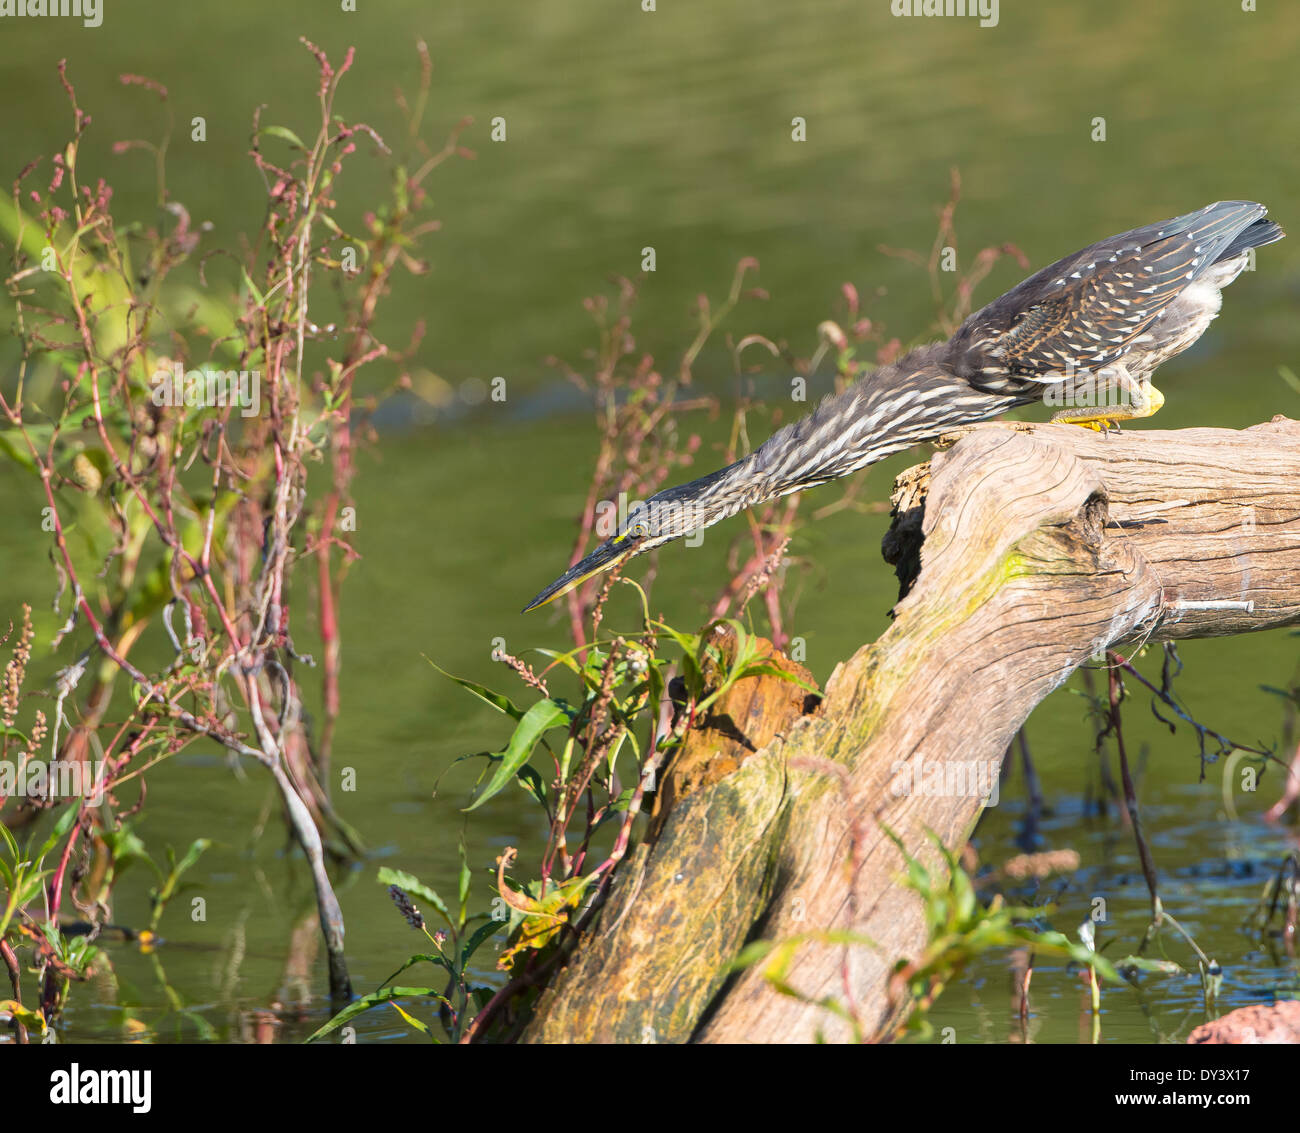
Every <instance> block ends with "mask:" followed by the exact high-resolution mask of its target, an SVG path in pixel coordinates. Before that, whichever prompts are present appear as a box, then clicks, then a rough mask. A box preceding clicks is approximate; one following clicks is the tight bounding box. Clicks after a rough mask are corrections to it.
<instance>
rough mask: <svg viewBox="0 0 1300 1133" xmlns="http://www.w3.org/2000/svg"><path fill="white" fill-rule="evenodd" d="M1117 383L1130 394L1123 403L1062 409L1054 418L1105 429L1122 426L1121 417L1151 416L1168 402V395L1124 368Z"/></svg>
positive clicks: (1131, 418) (1057, 420)
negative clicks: (1166, 398)
mask: <svg viewBox="0 0 1300 1133" xmlns="http://www.w3.org/2000/svg"><path fill="white" fill-rule="evenodd" d="M1116 385H1117V386H1118V388H1119V389H1120V390H1121V391H1123V392H1124V393H1125V394H1126V395H1127V396H1126V397H1125V398H1124V400H1123V403H1122V404H1120V405H1093V406H1079V407H1077V408H1074V409H1062V410H1061V412H1059V413H1054V414H1053V415H1052V420H1053V421H1054V422H1056V423H1057V424H1061V425H1082V426H1083V427H1084V428H1085V429H1098V430H1100V431H1102V432H1104V431H1105V430H1107V429H1109V428H1115V429H1118V428H1119V423H1120V422H1121V421H1135V420H1137V419H1139V418H1142V417H1151V416H1153V415H1154V414H1156V413H1158V412H1159V411H1160V407H1161V406H1162V405H1164V403H1165V395H1164V394H1163V393H1161V392H1160V391H1159V390H1158V389H1156V387H1155V386H1153V385H1152V384H1151V383H1150V382H1149V381H1147V380H1146V379H1145V378H1133V377H1131V376H1130V375H1129V374H1128V373H1127V372H1125V371H1121V372H1120V375H1119V378H1118V380H1117V382H1116Z"/></svg>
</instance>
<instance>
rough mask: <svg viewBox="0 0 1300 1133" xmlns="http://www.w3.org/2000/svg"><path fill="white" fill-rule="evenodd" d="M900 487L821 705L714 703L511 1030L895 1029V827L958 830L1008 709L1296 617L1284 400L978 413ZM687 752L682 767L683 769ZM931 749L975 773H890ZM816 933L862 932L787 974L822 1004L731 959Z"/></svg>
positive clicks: (903, 897)
mask: <svg viewBox="0 0 1300 1133" xmlns="http://www.w3.org/2000/svg"><path fill="white" fill-rule="evenodd" d="M895 502H896V505H897V512H896V522H895V527H894V530H893V531H892V532H891V533H890V536H889V537H888V538H887V539H886V550H887V554H888V555H889V557H890V558H891V560H892V561H895V562H896V563H897V564H898V565H899V568H900V575H901V576H902V577H903V578H904V583H905V587H906V586H907V585H908V584H909V583H911V585H910V589H908V590H907V593H906V596H905V597H904V598H903V599H902V600H901V601H900V602H899V604H898V606H897V608H896V611H895V614H896V618H895V621H894V624H893V625H892V626H891V627H890V628H889V630H888V631H886V633H885V634H884V635H883V636H882V637H881V638H880V639H879V640H878V641H876V642H874V643H872V644H870V645H867V646H865V647H864V648H862V649H861V650H859V651H858V653H857V654H856V655H855V656H854V657H853V658H851V659H850V660H849V661H847V662H845V663H844V664H842V665H840V666H839V667H838V668H837V669H836V671H835V673H834V674H833V675H832V677H831V679H830V681H829V682H828V684H827V688H826V692H825V698H824V700H823V702H822V703H821V705H820V707H819V708H818V709H817V710H816V711H813V712H806V711H805V709H806V708H808V707H809V706H808V705H806V704H804V703H802V701H801V700H800V699H799V698H797V697H796V698H791V697H789V696H787V697H786V698H785V700H784V701H781V702H780V703H779V704H778V705H777V706H776V707H772V705H771V704H770V703H766V702H764V700H763V698H762V697H759V698H757V702H758V703H759V704H760V705H762V708H761V711H759V712H758V714H757V715H755V713H754V711H751V709H752V708H753V705H754V704H755V702H756V701H755V697H754V692H753V689H752V688H751V689H749V690H742V691H741V692H739V693H738V691H737V690H739V689H740V686H742V685H744V684H745V683H746V682H739V683H738V686H737V689H733V690H732V695H743V696H744V697H745V698H746V700H745V701H744V702H740V703H741V706H740V708H739V710H738V711H733V708H734V705H733V703H732V702H731V701H727V702H725V703H723V704H720V705H719V706H718V710H717V712H718V714H720V715H722V716H728V717H729V719H728V720H727V725H726V727H719V720H716V719H715V720H712V721H706V722H705V723H706V725H708V726H706V727H705V728H704V729H702V730H701V733H700V735H699V736H692V738H691V741H690V743H689V744H688V746H687V748H686V750H685V752H684V754H683V755H681V756H679V757H678V760H677V761H675V764H676V766H674V767H670V768H669V769H668V771H667V774H666V779H665V784H666V787H667V789H668V790H669V791H670V792H671V793H672V795H673V796H674V797H675V798H676V803H675V805H674V806H673V808H672V809H671V811H669V812H668V813H667V814H666V815H664V814H661V815H660V816H659V817H658V818H657V820H656V827H655V832H656V833H657V834H658V839H657V841H654V842H653V843H652V844H651V843H647V845H646V846H643V847H641V849H640V850H639V851H638V852H637V854H636V855H635V856H634V857H633V858H632V859H631V860H630V861H629V862H628V863H627V865H626V866H625V867H624V870H623V871H622V874H621V876H620V877H619V879H618V881H617V883H616V886H615V888H614V891H613V894H612V896H611V898H610V901H609V904H608V906H607V908H606V909H605V910H604V911H603V913H602V915H601V918H600V920H599V921H598V923H597V924H596V927H595V928H594V930H592V932H591V933H590V934H589V936H588V938H587V939H585V940H584V941H583V942H582V946H581V947H580V948H579V949H578V951H577V952H576V954H575V955H574V957H573V958H572V959H571V960H570V962H569V964H568V966H567V968H566V969H565V970H564V972H563V973H562V974H561V975H560V976H559V977H558V979H557V980H556V981H555V984H554V986H553V987H552V988H550V989H549V990H548V991H547V993H546V995H545V996H544V997H543V999H542V1000H541V1001H540V1003H539V1005H538V1009H537V1013H536V1016H535V1018H534V1021H533V1023H532V1024H531V1026H530V1028H529V1030H528V1031H527V1032H526V1034H525V1040H526V1041H548V1040H561V1041H584V1040H586V1041H592V1040H595V1041H646V1040H655V1041H670V1042H673V1041H676V1042H680V1041H687V1040H693V1041H699V1042H746V1041H749V1042H754V1041H757V1042H805V1041H811V1040H813V1039H814V1038H816V1037H817V1035H818V1034H823V1035H825V1036H826V1037H828V1038H831V1039H839V1038H844V1037H846V1036H847V1035H848V1034H850V1033H851V1028H850V1025H849V1024H848V1023H846V1022H845V1021H844V1020H842V1019H840V1018H838V1017H837V1016H835V1015H834V1014H832V1013H830V1012H828V1011H827V1010H826V1009H825V1008H823V1007H821V1006H818V1005H817V1004H816V1002H815V1001H817V1000H821V999H823V998H832V999H835V1000H837V1001H838V1002H839V1003H840V1004H841V1005H842V1006H844V1007H846V1008H848V1009H849V1010H850V1011H851V1012H852V1014H853V1016H854V1017H855V1018H856V1020H857V1022H858V1024H859V1026H860V1028H861V1029H862V1031H863V1032H864V1033H866V1034H868V1035H874V1036H880V1037H883V1036H888V1035H889V1034H891V1033H892V1030H893V1028H894V1026H895V1025H896V1024H897V1023H898V1021H899V1019H900V1017H901V1015H902V1014H903V1012H904V1011H905V1009H906V1004H904V1003H902V1002H899V1001H898V1000H896V999H894V998H891V988H890V981H889V977H890V973H891V971H892V970H893V966H894V964H895V962H896V961H897V960H899V959H900V958H906V957H912V956H915V955H917V954H918V953H919V952H920V951H921V950H922V948H923V947H924V945H925V929H924V924H923V920H922V910H921V906H920V902H919V899H918V898H917V897H916V895H915V894H914V893H912V892H911V891H910V890H908V889H906V888H905V887H903V886H901V885H899V884H897V882H896V878H897V876H898V874H899V873H900V872H901V870H902V867H903V860H902V857H901V855H900V853H899V851H898V849H897V847H896V846H895V845H894V844H893V842H892V841H891V840H890V838H889V837H888V834H887V831H892V832H894V833H895V834H896V835H897V836H898V837H899V838H901V840H902V842H903V844H904V845H905V846H907V848H908V850H909V852H910V853H912V854H915V855H916V856H918V857H921V858H922V859H927V858H929V859H930V860H933V847H932V846H928V843H927V838H926V836H925V832H926V831H927V830H928V831H933V832H934V833H935V834H936V835H937V836H938V837H939V838H940V839H941V840H942V841H943V843H944V844H945V845H949V846H957V845H960V844H961V843H962V842H963V841H964V839H965V838H966V837H967V836H968V834H969V832H970V830H971V829H972V827H973V825H974V822H975V819H976V818H977V816H978V813H979V811H980V809H981V807H982V805H983V794H984V791H985V790H986V789H987V784H988V783H989V781H990V777H991V776H995V775H996V772H997V769H998V767H1000V764H1001V760H1002V756H1003V754H1004V753H1005V751H1006V750H1007V746H1008V744H1009V743H1010V741H1011V739H1012V737H1013V736H1014V735H1015V733H1016V731H1017V729H1018V728H1019V727H1020V726H1021V724H1022V723H1023V722H1024V720H1025V719H1026V717H1027V716H1028V715H1029V713H1030V712H1031V711H1032V710H1033V708H1034V707H1035V706H1036V705H1037V704H1038V703H1039V702H1040V701H1041V700H1042V699H1043V698H1044V697H1045V696H1047V694H1048V693H1049V692H1051V691H1052V690H1053V689H1055V688H1056V687H1058V686H1059V685H1060V684H1061V683H1062V682H1064V681H1065V680H1066V678H1067V677H1068V676H1069V675H1070V674H1071V673H1072V672H1073V671H1074V670H1075V669H1076V668H1077V667H1078V666H1079V665H1080V664H1082V663H1083V662H1084V661H1086V660H1088V659H1089V658H1090V657H1093V656H1096V655H1097V654H1098V653H1101V652H1102V651H1103V650H1106V649H1108V648H1116V647H1124V646H1130V647H1131V646H1133V645H1135V644H1137V643H1140V642H1145V641H1168V640H1174V639H1179V638H1188V637H1207V636H1221V635H1227V634H1236V633H1245V632H1248V631H1253V630H1262V629H1269V628H1273V627H1277V626H1286V625H1293V624H1296V623H1298V622H1300V424H1297V423H1296V422H1294V421H1289V420H1286V419H1283V418H1275V419H1274V420H1273V421H1272V422H1270V423H1268V424H1265V425H1258V426H1255V427H1254V428H1251V429H1246V430H1244V431H1242V432H1232V431H1228V430H1223V429H1189V430H1182V431H1178V432H1151V431H1147V432H1130V433H1124V434H1119V435H1117V434H1113V433H1112V434H1109V435H1100V434H1095V433H1090V432H1088V431H1086V430H1083V429H1079V428H1076V427H1073V426H1060V425H1016V424H1010V425H1008V424H996V425H986V426H978V427H975V428H973V429H970V430H966V431H965V432H964V433H963V434H962V435H961V436H960V437H959V438H958V439H957V440H956V442H955V444H954V445H953V447H952V448H951V449H950V450H949V451H946V452H943V453H941V454H939V455H937V456H936V457H935V458H934V460H933V461H932V462H931V463H930V465H929V466H928V468H927V467H924V466H923V467H922V468H920V469H912V470H910V471H909V473H906V474H904V476H903V477H900V480H899V488H898V492H897V493H896V496H895ZM918 548H919V554H918ZM918 563H919V571H918V570H917V569H916V568H917V565H918ZM913 575H914V581H913ZM846 616H851V615H849V614H848V613H847V612H846ZM752 680H755V681H772V680H775V678H771V677H763V678H752ZM786 687H787V688H790V687H793V686H786ZM778 700H779V698H778ZM728 729H730V731H732V732H738V733H743V734H745V735H759V736H760V737H761V739H762V741H763V742H762V743H760V744H753V743H752V742H750V743H738V742H736V741H735V738H734V735H733V736H732V746H731V747H730V748H729V749H727V750H725V751H724V750H723V749H725V748H726V745H725V744H720V743H719V742H718V736H719V735H722V734H726V733H727V731H728ZM710 732H712V733H713V734H712V735H710ZM769 738H770V742H768V741H769ZM710 744H712V745H713V746H714V747H716V748H718V751H719V757H720V758H726V759H727V760H728V761H729V763H728V768H727V770H728V771H729V773H724V774H722V775H720V776H719V777H716V779H711V778H710V777H709V776H708V775H707V774H701V771H700V760H699V758H698V756H699V753H700V752H701V751H702V750H704V749H705V748H707V747H708V746H709V745H710ZM692 745H695V746H692ZM701 745H703V747H701ZM752 748H761V750H757V751H754V752H752V753H751V750H747V749H752ZM731 764H738V766H737V767H736V769H734V770H732V769H731ZM683 765H686V766H689V767H690V773H689V776H688V779H689V781H683V780H681V779H680V778H675V776H679V768H681V767H682V766H683ZM936 765H937V769H938V773H941V774H943V775H944V776H945V781H946V782H947V783H948V784H949V785H950V786H951V785H952V784H954V783H960V782H965V783H967V784H975V785H978V786H979V788H980V789H978V790H975V789H970V790H966V791H964V792H963V791H952V790H946V791H944V792H942V793H933V792H930V791H927V790H924V789H923V790H920V791H916V790H913V791H911V792H910V793H908V794H905V795H903V794H900V793H899V791H898V786H899V781H900V776H901V777H902V778H903V780H905V781H906V782H911V783H915V784H923V783H924V782H925V781H926V772H925V771H924V770H923V768H925V767H927V766H929V767H930V768H931V770H932V772H933V771H934V770H935V767H936ZM956 773H960V774H956ZM994 781H995V780H994ZM661 809H662V808H661ZM822 930H836V931H845V930H847V931H852V932H855V933H858V934H862V935H864V936H866V937H868V938H870V939H871V940H872V941H873V942H874V945H875V946H874V947H867V946H863V945H853V946H845V945H842V944H839V943H834V944H829V943H822V942H820V941H818V940H815V939H811V940H807V941H806V942H805V943H804V944H803V945H802V946H801V947H800V950H799V952H798V956H797V961H796V963H795V965H794V966H793V968H792V971H791V983H792V984H793V986H794V987H795V988H796V989H797V990H798V992H799V993H800V995H801V996H803V997H805V998H806V999H807V1000H809V1001H811V1002H804V1001H802V1000H801V999H799V998H793V997H791V996H788V995H783V994H780V993H779V992H777V991H776V990H774V989H773V988H772V986H771V985H770V984H769V982H768V981H767V980H766V979H765V978H764V977H763V975H762V973H761V971H760V970H759V969H758V968H757V967H752V968H749V969H746V970H744V971H742V972H740V973H738V974H735V975H730V976H729V970H728V964H729V962H730V960H731V959H732V958H733V957H734V956H735V955H736V953H737V952H738V951H739V950H740V948H741V947H742V945H743V944H744V943H745V942H746V941H747V940H749V939H755V938H764V939H769V940H788V939H791V938H794V937H802V936H804V935H805V934H809V933H816V932H819V931H822Z"/></svg>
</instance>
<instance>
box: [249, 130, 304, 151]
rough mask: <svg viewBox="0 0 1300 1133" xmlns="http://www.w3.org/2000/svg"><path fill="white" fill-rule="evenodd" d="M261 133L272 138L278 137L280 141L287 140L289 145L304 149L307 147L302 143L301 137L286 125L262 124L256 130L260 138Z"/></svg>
mask: <svg viewBox="0 0 1300 1133" xmlns="http://www.w3.org/2000/svg"><path fill="white" fill-rule="evenodd" d="M263 134H265V135H267V136H269V137H272V138H279V139H280V140H281V141H285V142H288V143H289V144H290V145H291V146H297V147H298V148H299V149H300V150H306V148H307V147H306V146H305V145H303V142H302V139H301V138H300V137H298V135H297V134H295V133H294V132H293V131H292V130H291V129H289V127H288V126H263V127H262V128H261V129H260V130H258V131H257V136H258V137H259V138H260V137H261V136H262V135H263Z"/></svg>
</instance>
